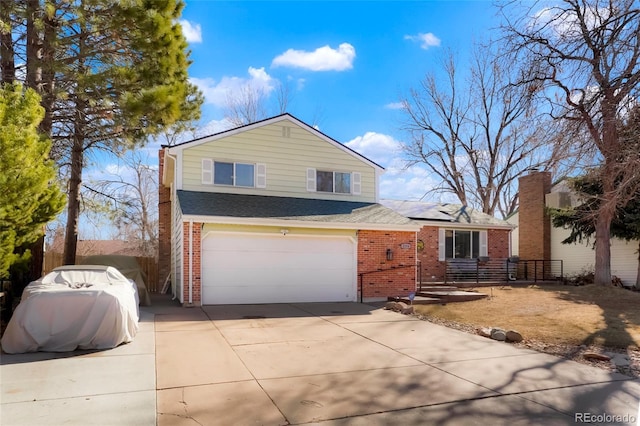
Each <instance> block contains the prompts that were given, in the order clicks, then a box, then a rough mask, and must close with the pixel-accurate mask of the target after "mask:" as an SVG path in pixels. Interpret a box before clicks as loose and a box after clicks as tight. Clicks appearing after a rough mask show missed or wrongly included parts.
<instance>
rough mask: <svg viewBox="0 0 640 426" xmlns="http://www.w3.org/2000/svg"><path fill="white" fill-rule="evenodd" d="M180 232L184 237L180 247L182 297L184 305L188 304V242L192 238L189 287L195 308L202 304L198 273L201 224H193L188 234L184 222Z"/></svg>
mask: <svg viewBox="0 0 640 426" xmlns="http://www.w3.org/2000/svg"><path fill="white" fill-rule="evenodd" d="M182 231H183V235H184V244H183V246H182V271H183V274H182V277H183V278H182V295H183V300H184V305H188V304H189V278H190V277H191V274H190V273H189V246H190V244H189V240H190V238H193V244H192V245H191V246H192V248H193V253H192V257H191V263H192V265H193V269H192V270H193V277H192V278H191V279H192V286H191V300H192V303H193V304H194V305H196V306H200V305H201V304H202V298H201V296H202V282H201V279H200V271H202V268H201V262H200V261H201V248H202V241H201V238H202V223H197V222H194V223H193V226H192V227H191V231H192V233H191V234H190V233H189V222H184V223H183V224H182Z"/></svg>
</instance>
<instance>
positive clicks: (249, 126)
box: [163, 112, 384, 171]
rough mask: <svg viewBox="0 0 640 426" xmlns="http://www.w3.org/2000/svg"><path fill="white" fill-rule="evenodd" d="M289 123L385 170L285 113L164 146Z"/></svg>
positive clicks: (183, 145)
mask: <svg viewBox="0 0 640 426" xmlns="http://www.w3.org/2000/svg"><path fill="white" fill-rule="evenodd" d="M285 120H286V121H289V122H291V123H293V124H295V125H297V126H299V127H301V128H303V129H305V130H307V131H308V132H310V133H312V134H314V135H315V136H317V137H318V138H320V139H322V140H324V141H325V142H328V143H330V144H332V145H334V146H336V147H338V148H340V149H342V150H344V151H346V152H348V153H350V154H351V155H354V156H356V157H358V158H359V159H360V160H363V161H365V162H366V163H369V164H370V165H371V166H373V167H375V168H377V169H379V170H381V171H382V170H384V167H382V166H381V165H380V164H378V163H376V162H374V161H373V160H370V159H369V158H367V157H365V156H364V155H362V154H360V153H359V152H357V151H355V150H353V149H351V148H349V147H348V146H346V145H345V144H343V143H341V142H339V141H337V140H335V139H333V138H332V137H330V136H328V135H326V134H324V133H322V132H321V131H320V130H318V129H316V128H315V127H313V126H311V125H309V124H307V123H305V122H304V121H302V120H300V119H299V118H297V117H295V116H293V115H292V114H290V113H288V112H285V113H283V114H280V115H276V116H273V117H270V118H265V119H263V120H259V121H256V122H253V123H249V124H245V125H242V126H239V127H235V128H233V129H228V130H224V131H221V132H218V133H214V134H212V135H208V136H202V137H199V138H196V139H193V140H190V141H186V142H182V143H179V144H176V145H172V146H164V145H163V147H164V148H167V149H168V150H169V151H176V150H182V149H185V148H189V147H191V146H196V145H199V144H201V143H207V142H212V141H215V140H217V139H221V138H223V137H227V136H232V135H236V134H239V133H242V132H246V131H250V130H252V129H256V128H260V127H263V126H268V125H270V124H274V123H278V122H281V121H285Z"/></svg>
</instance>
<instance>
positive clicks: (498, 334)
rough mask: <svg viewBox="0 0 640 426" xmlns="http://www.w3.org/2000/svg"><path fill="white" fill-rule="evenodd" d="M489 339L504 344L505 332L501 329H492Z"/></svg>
mask: <svg viewBox="0 0 640 426" xmlns="http://www.w3.org/2000/svg"><path fill="white" fill-rule="evenodd" d="M491 338H492V339H493V340H498V341H500V342H504V341H505V340H507V332H506V331H504V330H503V329H501V328H492V329H491Z"/></svg>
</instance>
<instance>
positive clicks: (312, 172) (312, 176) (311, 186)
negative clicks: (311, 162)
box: [307, 169, 316, 192]
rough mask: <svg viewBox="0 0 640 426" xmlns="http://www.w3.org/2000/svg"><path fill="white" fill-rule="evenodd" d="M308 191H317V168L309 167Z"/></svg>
mask: <svg viewBox="0 0 640 426" xmlns="http://www.w3.org/2000/svg"><path fill="white" fill-rule="evenodd" d="M307 191H309V192H316V169H307Z"/></svg>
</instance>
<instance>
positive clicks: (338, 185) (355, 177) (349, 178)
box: [307, 169, 362, 195]
mask: <svg viewBox="0 0 640 426" xmlns="http://www.w3.org/2000/svg"><path fill="white" fill-rule="evenodd" d="M361 187H362V184H361V175H360V173H357V172H353V173H347V172H334V171H326V170H316V169H307V191H310V192H315V191H317V192H331V193H334V194H353V195H359V194H360V193H361Z"/></svg>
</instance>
